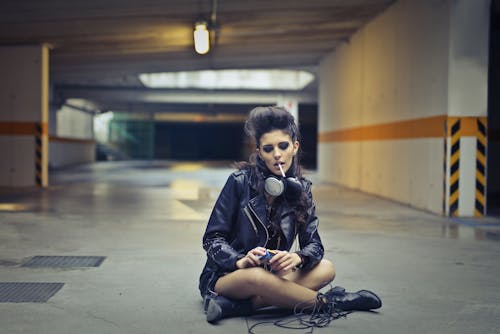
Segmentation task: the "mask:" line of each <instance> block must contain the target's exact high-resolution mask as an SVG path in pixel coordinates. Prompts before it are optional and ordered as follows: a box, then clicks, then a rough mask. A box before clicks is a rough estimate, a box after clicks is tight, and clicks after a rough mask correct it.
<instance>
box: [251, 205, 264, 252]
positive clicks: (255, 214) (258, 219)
mask: <svg viewBox="0 0 500 334" xmlns="http://www.w3.org/2000/svg"><path fill="white" fill-rule="evenodd" d="M247 207H248V208H249V209H250V211H252V213H253V214H254V216H255V218H257V221H258V222H259V223H260V225H262V227H263V228H264V231H266V242H265V244H264V246H262V247H264V248H265V247H266V245H267V242H268V241H269V232H268V231H267V228H266V225H264V223H263V222H262V220H260V218H259V216H258V215H257V213H256V212H255V210H254V209H253V208H252V206H251V205H250V203H248V206H247ZM252 221H253V220H252ZM254 227H255V225H254ZM255 229H257V227H255Z"/></svg>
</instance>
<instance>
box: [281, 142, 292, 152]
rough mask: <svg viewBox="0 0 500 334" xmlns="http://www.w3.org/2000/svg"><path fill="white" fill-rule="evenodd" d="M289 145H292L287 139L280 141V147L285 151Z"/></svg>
mask: <svg viewBox="0 0 500 334" xmlns="http://www.w3.org/2000/svg"><path fill="white" fill-rule="evenodd" d="M288 145H290V143H289V142H286V141H285V142H281V143H279V144H278V147H279V148H280V150H283V151H284V150H286V149H287V148H288Z"/></svg>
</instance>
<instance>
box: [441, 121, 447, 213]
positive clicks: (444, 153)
mask: <svg viewBox="0 0 500 334" xmlns="http://www.w3.org/2000/svg"><path fill="white" fill-rule="evenodd" d="M447 161H448V120H447V119H446V120H445V121H444V140H443V203H442V204H443V206H442V211H443V216H446V184H447V182H446V181H447V180H448V177H447V170H448V164H447Z"/></svg>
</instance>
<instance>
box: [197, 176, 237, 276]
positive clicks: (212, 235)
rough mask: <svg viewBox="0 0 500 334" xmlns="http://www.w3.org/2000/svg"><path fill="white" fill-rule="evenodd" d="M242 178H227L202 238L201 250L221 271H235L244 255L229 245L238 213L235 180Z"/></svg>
mask: <svg viewBox="0 0 500 334" xmlns="http://www.w3.org/2000/svg"><path fill="white" fill-rule="evenodd" d="M238 177H243V175H242V174H241V173H238V172H235V173H233V174H231V175H230V176H229V178H228V179H227V181H226V184H225V185H224V187H223V188H222V191H221V193H220V195H219V198H218V199H217V201H216V203H215V205H214V208H213V210H212V214H211V215H210V219H209V220H208V224H207V228H206V230H205V234H204V236H203V248H204V249H205V251H206V252H207V256H208V258H209V259H210V260H212V261H214V262H215V263H216V264H217V265H218V266H219V267H220V268H221V269H222V270H223V271H234V270H236V261H237V260H238V259H240V258H242V257H243V256H244V255H242V254H239V253H238V252H237V251H236V250H235V249H234V248H233V247H231V246H230V245H229V240H230V238H231V237H232V234H233V233H234V232H233V231H232V227H233V224H234V221H235V219H236V215H237V213H238V204H239V201H238V200H237V199H238V198H239V197H240V192H241V189H238V188H240V187H239V186H238V185H239V184H241V182H238V180H237V178H238Z"/></svg>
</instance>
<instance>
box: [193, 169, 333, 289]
mask: <svg viewBox="0 0 500 334" xmlns="http://www.w3.org/2000/svg"><path fill="white" fill-rule="evenodd" d="M257 182H258V180H257V177H256V175H255V174H252V173H251V169H242V170H239V171H236V172H234V173H232V174H231V175H230V176H229V178H228V179H227V181H226V184H225V185H224V188H223V189H222V191H221V193H220V195H219V198H218V199H217V201H216V203H215V205H214V208H213V210H212V214H211V216H210V219H209V221H208V224H207V228H206V231H205V234H204V236H203V248H204V249H205V251H206V252H207V262H206V264H205V267H204V268H203V271H202V273H201V276H200V284H199V289H200V292H201V294H202V296H203V295H205V294H206V293H207V292H208V291H209V290H213V288H214V285H215V282H216V281H217V279H218V278H219V277H220V276H222V275H224V274H225V273H228V272H231V271H234V270H236V269H237V268H236V261H237V260H239V259H240V258H242V257H244V256H245V255H246V253H247V252H248V251H249V250H251V249H253V248H255V247H257V246H262V247H266V244H267V242H268V239H269V233H268V231H267V229H266V219H267V212H266V199H265V196H264V195H263V194H262V193H259V192H258V190H257ZM301 182H302V185H303V186H304V189H305V192H306V193H307V194H308V196H309V198H310V199H311V206H310V208H309V209H308V211H307V213H308V215H307V220H306V221H307V223H306V224H303V226H302V225H300V226H298V224H296V220H295V213H294V211H293V208H292V207H290V206H289V205H288V204H287V202H286V201H283V202H282V203H283V205H284V207H283V210H282V211H281V220H280V226H281V229H282V232H283V236H284V238H283V239H284V240H281V241H280V243H279V245H278V248H279V249H280V250H287V251H289V250H290V248H291V247H292V244H293V241H294V239H295V237H296V236H297V235H298V240H299V247H300V250H299V251H298V252H297V253H299V254H300V255H301V256H302V257H303V258H304V259H305V261H304V265H303V266H302V268H301V270H310V269H311V268H312V267H314V266H315V265H316V264H317V263H318V262H319V261H320V260H321V259H322V258H323V253H324V249H323V245H322V243H321V239H320V237H319V234H318V219H317V217H316V215H315V205H314V202H313V201H312V194H311V182H309V181H308V180H306V179H302V180H301Z"/></svg>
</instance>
